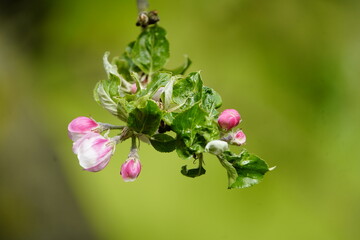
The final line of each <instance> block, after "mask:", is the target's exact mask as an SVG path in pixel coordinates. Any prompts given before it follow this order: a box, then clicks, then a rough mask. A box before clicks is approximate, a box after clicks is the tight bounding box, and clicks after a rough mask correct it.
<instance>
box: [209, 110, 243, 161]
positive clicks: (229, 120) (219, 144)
mask: <svg viewBox="0 0 360 240" xmlns="http://www.w3.org/2000/svg"><path fill="white" fill-rule="evenodd" d="M240 122H241V116H240V114H239V113H238V111H236V110H235V109H226V110H224V111H223V112H222V113H221V114H220V116H219V118H218V124H219V126H220V128H221V129H222V130H223V131H224V132H225V136H224V137H223V138H222V139H221V140H214V141H211V142H209V143H208V144H207V145H206V147H205V150H206V151H207V152H209V153H212V154H214V155H220V154H222V153H223V152H224V151H227V150H228V149H229V146H228V144H233V145H237V146H241V145H243V144H245V142H246V136H245V133H244V132H243V131H242V130H237V131H235V132H234V131H233V132H230V133H228V131H229V130H231V129H233V128H234V127H236V126H237V125H238V124H239V123H240Z"/></svg>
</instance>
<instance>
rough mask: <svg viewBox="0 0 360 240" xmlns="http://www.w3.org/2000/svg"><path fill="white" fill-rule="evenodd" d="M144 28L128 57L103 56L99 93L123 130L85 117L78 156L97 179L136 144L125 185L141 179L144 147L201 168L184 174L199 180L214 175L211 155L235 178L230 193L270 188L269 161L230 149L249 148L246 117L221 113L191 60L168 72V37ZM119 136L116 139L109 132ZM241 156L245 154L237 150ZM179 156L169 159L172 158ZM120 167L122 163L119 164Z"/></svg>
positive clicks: (73, 130)
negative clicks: (120, 151)
mask: <svg viewBox="0 0 360 240" xmlns="http://www.w3.org/2000/svg"><path fill="white" fill-rule="evenodd" d="M140 25H141V26H143V29H142V32H141V34H140V35H139V36H138V38H137V39H136V40H135V41H133V42H131V43H130V44H129V45H128V46H127V47H126V49H125V52H124V53H123V54H122V55H121V56H120V57H114V58H113V59H112V60H111V61H109V59H108V58H109V55H110V53H109V52H106V53H105V54H104V57H103V64H104V68H105V72H106V76H107V78H105V79H104V80H101V81H99V82H98V83H97V84H96V86H95V89H94V99H95V101H96V102H97V103H98V104H99V105H100V106H101V107H103V108H104V109H105V110H107V111H108V112H109V113H110V114H112V115H113V116H114V117H115V118H114V119H115V120H114V121H116V122H122V123H121V125H112V124H109V123H101V122H97V121H95V120H94V119H91V118H88V117H78V118H75V119H74V120H72V121H71V122H70V124H69V125H68V135H69V137H70V139H71V140H72V141H73V152H74V153H75V154H76V155H77V158H78V160H79V164H80V166H81V167H82V168H83V169H84V170H86V171H90V172H98V171H100V170H102V169H104V168H105V167H106V166H107V164H108V163H109V161H110V159H111V158H112V157H113V155H114V152H115V149H116V146H117V144H120V143H121V142H123V141H126V140H127V139H131V141H132V144H131V148H130V152H129V154H128V158H127V159H126V160H125V161H124V162H123V163H122V164H121V167H120V175H121V177H122V178H123V180H124V181H125V182H132V181H134V180H135V179H137V178H138V176H139V174H140V172H141V170H142V165H141V162H140V158H139V150H138V145H139V143H140V141H142V142H145V143H147V144H150V145H151V146H152V147H153V148H154V149H155V150H157V151H159V152H161V153H169V152H172V151H175V152H176V153H177V155H178V156H179V157H180V158H182V159H184V160H185V161H188V160H191V159H193V160H192V161H190V162H189V163H190V164H191V163H193V164H196V165H197V166H196V167H193V168H190V169H188V165H184V166H182V167H181V170H180V172H181V174H183V175H184V176H187V177H191V178H195V177H199V176H201V175H203V174H205V173H206V170H205V168H204V162H205V160H204V154H206V153H211V154H213V155H215V156H216V157H217V158H218V160H219V162H220V164H221V166H222V167H224V168H225V170H226V172H227V176H228V188H246V187H250V186H252V185H255V184H258V183H259V182H261V181H262V179H263V176H264V174H265V173H266V172H268V171H270V170H271V169H270V168H269V167H268V165H267V164H266V162H265V161H264V160H262V159H261V158H259V157H257V156H256V155H253V154H251V153H249V152H248V151H247V150H246V149H243V148H241V150H240V152H239V153H234V152H233V151H232V150H231V148H230V147H229V146H230V145H234V146H236V149H238V147H242V146H243V145H244V144H245V142H246V136H245V134H244V132H243V131H242V130H241V129H237V130H236V129H235V128H236V127H237V126H238V124H239V123H240V122H241V116H240V114H239V113H238V111H236V110H235V109H226V110H224V111H222V112H221V113H220V112H219V111H218V109H219V108H220V107H221V105H222V98H221V96H220V94H219V93H217V92H216V91H215V90H214V89H212V88H211V87H208V86H205V85H204V83H203V79H202V77H201V74H200V72H191V73H189V74H185V72H186V71H187V69H188V68H189V66H190V64H191V61H190V59H189V58H187V57H186V58H185V63H184V64H183V65H182V66H180V67H178V68H176V69H173V70H170V69H167V68H165V67H164V66H165V64H166V62H167V61H168V58H169V55H170V53H169V42H168V40H167V38H166V31H165V30H164V29H163V28H161V27H159V26H158V25H157V24H154V25H152V26H148V25H146V24H145V25H144V24H140ZM110 131H114V132H117V133H116V134H112V136H113V135H115V136H114V137H109V132H110ZM236 151H237V150H236ZM172 157H173V156H170V155H169V158H172ZM119 166H120V164H119Z"/></svg>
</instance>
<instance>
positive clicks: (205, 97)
mask: <svg viewBox="0 0 360 240" xmlns="http://www.w3.org/2000/svg"><path fill="white" fill-rule="evenodd" d="M201 104H202V105H201V106H202V108H203V109H204V110H205V111H207V112H208V113H209V114H210V116H213V117H215V118H216V117H217V115H218V111H216V110H215V109H217V108H219V107H221V104H222V100H221V96H220V95H219V94H218V93H217V92H216V91H215V90H214V89H212V88H210V87H206V86H204V87H203V89H202V102H201Z"/></svg>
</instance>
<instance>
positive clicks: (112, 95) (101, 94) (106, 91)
mask: <svg viewBox="0 0 360 240" xmlns="http://www.w3.org/2000/svg"><path fill="white" fill-rule="evenodd" d="M119 84H120V79H119V78H117V77H115V76H114V75H110V79H108V80H102V81H99V82H98V83H97V84H96V86H95V88H94V99H95V101H96V102H98V103H99V104H100V105H101V106H102V107H103V108H105V109H106V110H108V111H109V112H110V113H111V114H113V115H115V116H117V117H118V118H119V119H121V120H123V121H126V119H127V115H126V114H125V112H119V111H118V101H119V99H120V93H119Z"/></svg>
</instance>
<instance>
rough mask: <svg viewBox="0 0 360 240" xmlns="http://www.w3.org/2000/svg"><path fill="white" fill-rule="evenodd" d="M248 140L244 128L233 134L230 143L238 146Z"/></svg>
mask: <svg viewBox="0 0 360 240" xmlns="http://www.w3.org/2000/svg"><path fill="white" fill-rule="evenodd" d="M245 142H246V135H245V133H244V132H243V131H242V130H239V131H236V132H235V133H233V134H232V137H231V140H230V143H231V144H235V145H238V146H241V145H243V144H244V143H245Z"/></svg>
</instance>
